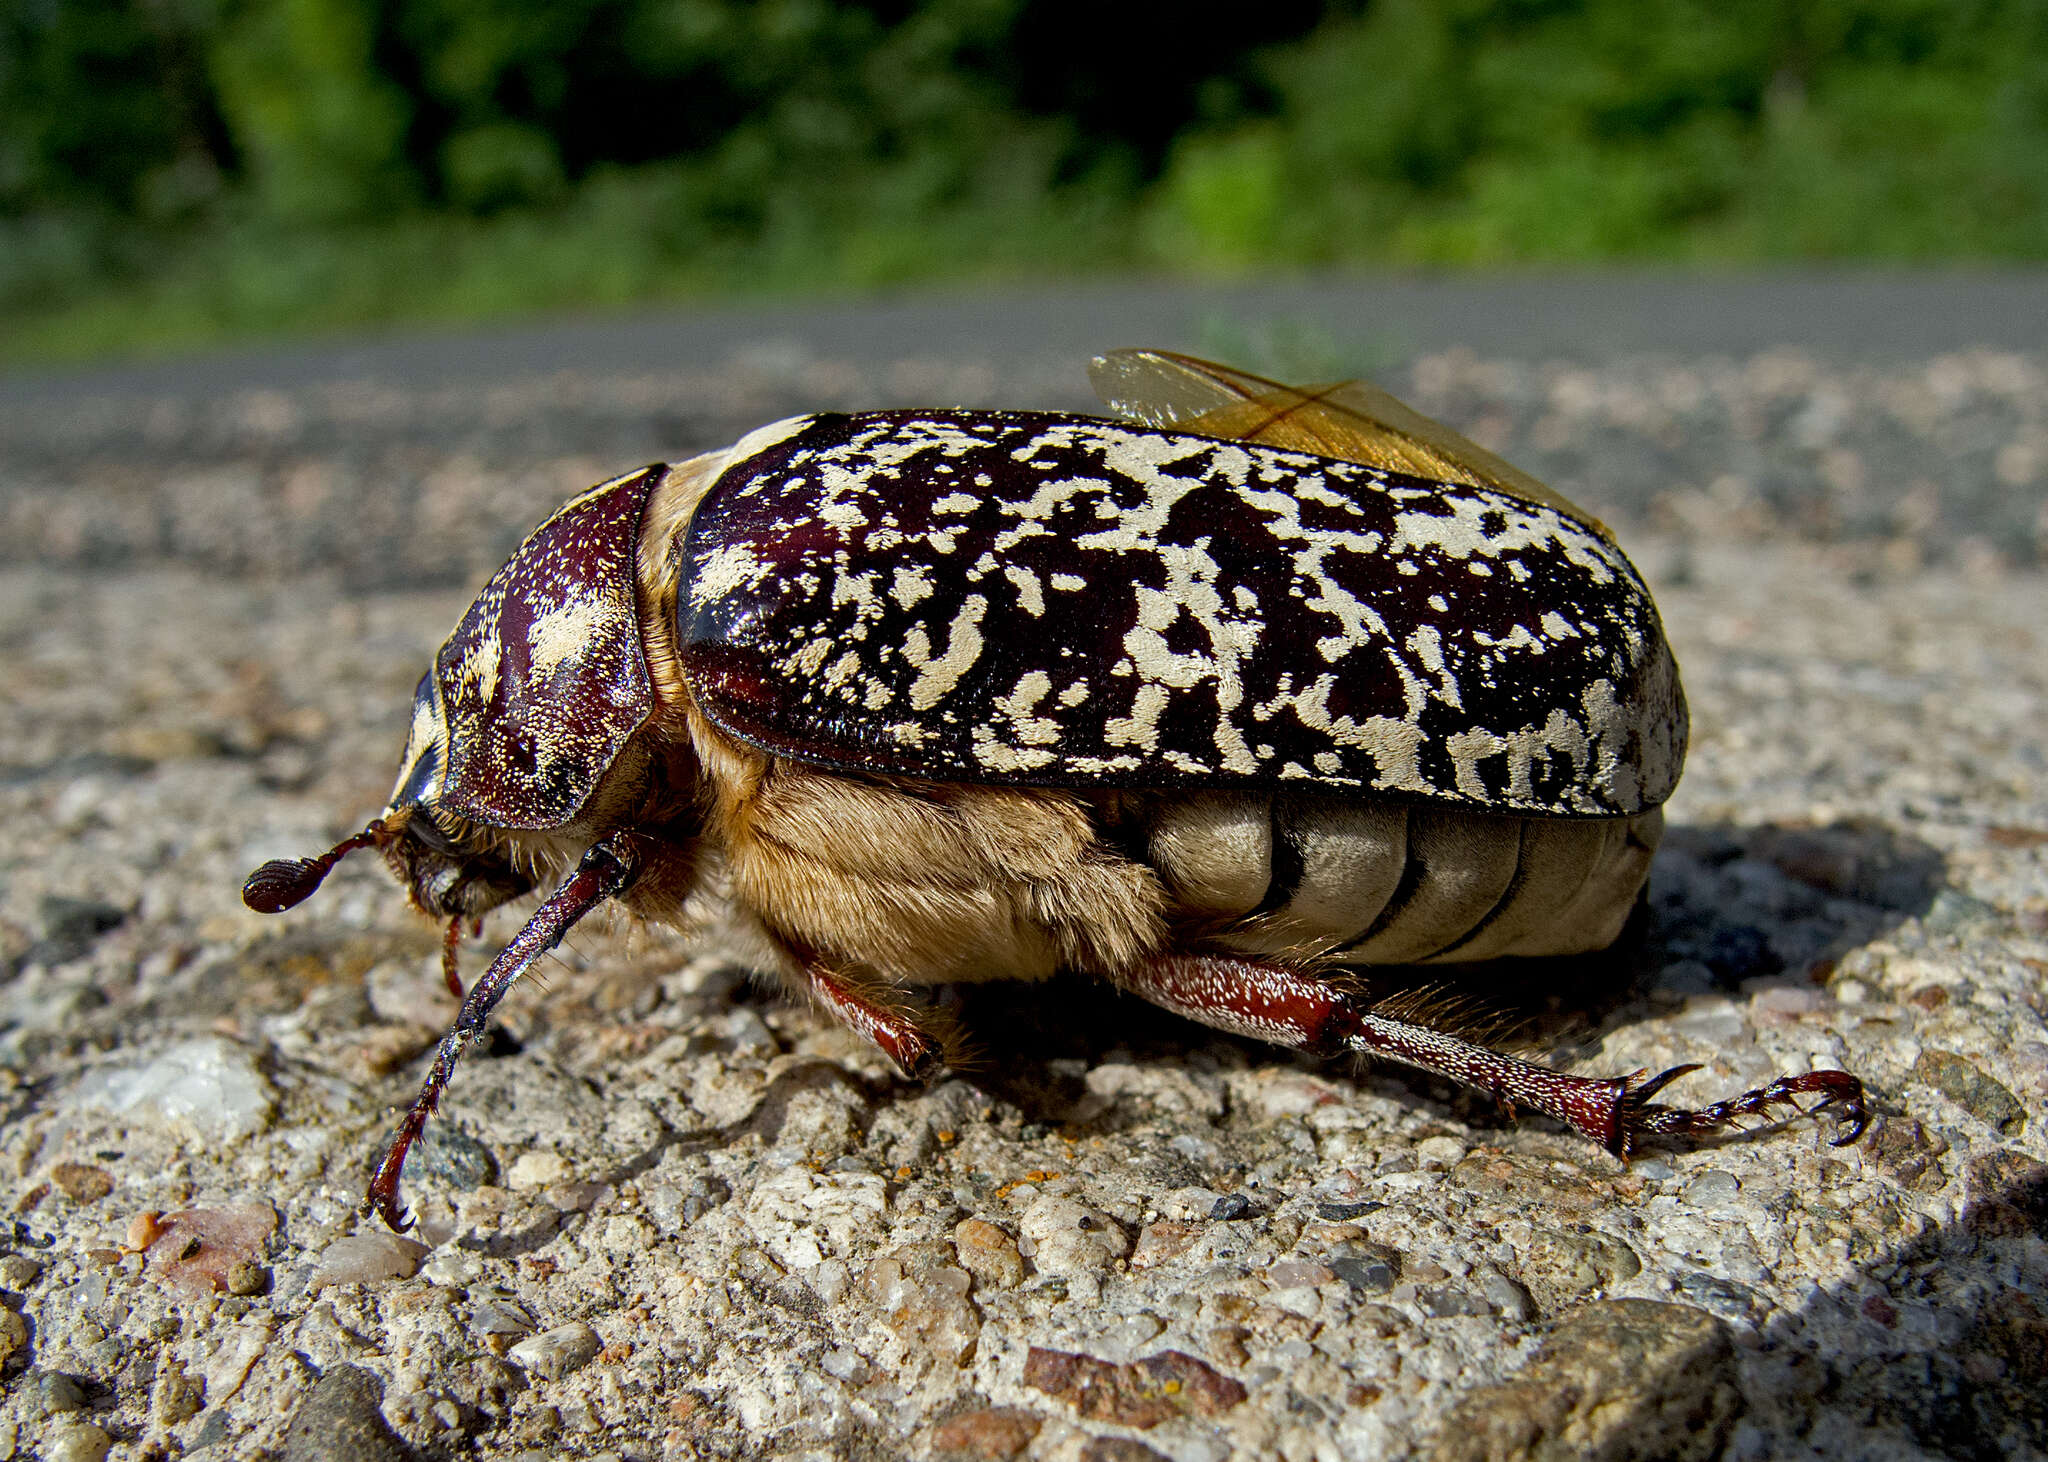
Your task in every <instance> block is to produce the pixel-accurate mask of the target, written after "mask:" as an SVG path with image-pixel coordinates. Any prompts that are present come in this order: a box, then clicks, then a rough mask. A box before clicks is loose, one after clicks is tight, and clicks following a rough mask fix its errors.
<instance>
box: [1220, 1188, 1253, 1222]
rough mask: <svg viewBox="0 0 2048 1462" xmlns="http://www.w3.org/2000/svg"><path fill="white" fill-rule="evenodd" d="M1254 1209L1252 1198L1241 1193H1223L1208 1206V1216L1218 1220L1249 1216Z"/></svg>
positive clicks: (1223, 1220)
mask: <svg viewBox="0 0 2048 1462" xmlns="http://www.w3.org/2000/svg"><path fill="white" fill-rule="evenodd" d="M1255 1211H1256V1210H1255V1209H1253V1207H1252V1200H1251V1199H1249V1198H1247V1197H1245V1196H1244V1194H1242V1193H1225V1194H1224V1195H1223V1196H1222V1197H1221V1198H1218V1199H1217V1200H1216V1201H1215V1202H1214V1203H1212V1204H1211V1205H1210V1206H1209V1217H1210V1218H1212V1219H1215V1220H1217V1221H1219V1222H1227V1221H1228V1220H1230V1219H1236V1218H1250V1217H1251V1216H1252V1214H1253V1213H1254V1212H1255Z"/></svg>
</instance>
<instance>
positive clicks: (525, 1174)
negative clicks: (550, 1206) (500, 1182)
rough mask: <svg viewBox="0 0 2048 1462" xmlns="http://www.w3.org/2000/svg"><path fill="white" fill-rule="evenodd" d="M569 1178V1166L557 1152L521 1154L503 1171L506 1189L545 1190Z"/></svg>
mask: <svg viewBox="0 0 2048 1462" xmlns="http://www.w3.org/2000/svg"><path fill="white" fill-rule="evenodd" d="M568 1176H569V1164H568V1163H567V1162H565V1161H564V1160H563V1158H562V1155H561V1154H560V1153H559V1152H522V1153H520V1154H519V1156H518V1157H516V1158H514V1159H513V1161H512V1166H511V1167H509V1168H507V1169H506V1170H505V1186H506V1187H508V1188H528V1189H531V1188H545V1187H547V1186H549V1185H550V1184H553V1183H559V1182H562V1181H563V1180H564V1179H566V1178H567V1177H568Z"/></svg>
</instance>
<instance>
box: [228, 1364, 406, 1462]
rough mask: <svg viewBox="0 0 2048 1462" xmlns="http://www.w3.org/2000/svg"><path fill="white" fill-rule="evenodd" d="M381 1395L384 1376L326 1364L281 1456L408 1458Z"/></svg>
mask: <svg viewBox="0 0 2048 1462" xmlns="http://www.w3.org/2000/svg"><path fill="white" fill-rule="evenodd" d="M383 1400H384V1384H383V1382H381V1381H379V1380H378V1379H377V1378H376V1377H375V1376H373V1375H371V1374H370V1373H369V1372H368V1371H366V1370H364V1369H363V1368H362V1367H360V1366H332V1367H330V1368H329V1369H328V1371H327V1373H326V1374H325V1375H323V1376H321V1377H320V1379H319V1380H317V1381H315V1382H314V1383H313V1385H312V1388H311V1389H310V1390H308V1391H307V1392H306V1397H305V1399H304V1400H303V1401H301V1402H300V1403H299V1409H298V1410H297V1411H296V1412H295V1413H293V1415H292V1424H291V1428H290V1429H289V1430H288V1431H287V1432H286V1433H285V1440H284V1462H408V1459H409V1458H410V1457H411V1456H412V1453H411V1450H410V1449H409V1448H408V1447H406V1445H405V1444H404V1443H403V1442H401V1441H399V1440H398V1438H397V1437H395V1436H393V1435H392V1433H391V1428H390V1427H389V1426H387V1425H385V1422H384V1413H383V1411H382V1410H381V1409H380V1408H381V1405H382V1402H383ZM219 1416H220V1413H219V1412H217V1411H216V1412H214V1413H213V1416H212V1417H209V1418H208V1420H209V1421H211V1420H213V1419H215V1418H218V1417H219Z"/></svg>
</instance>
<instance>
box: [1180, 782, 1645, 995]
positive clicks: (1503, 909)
mask: <svg viewBox="0 0 2048 1462" xmlns="http://www.w3.org/2000/svg"><path fill="white" fill-rule="evenodd" d="M1663 827H1664V821H1663V813H1662V812H1661V810H1658V809H1652V810H1650V811H1648V812H1645V813H1639V814H1637V815H1635V816H1632V817H1612V818H1551V817H1517V816H1510V815H1500V814H1493V813H1480V812H1468V811H1463V810H1459V809H1447V808H1443V807H1429V806H1419V805H1410V804H1403V803H1392V802H1380V801H1371V800H1364V799H1359V798H1356V797H1346V796H1342V795H1331V794H1328V793H1319V792H1318V793H1294V792H1281V793H1197V794H1189V795H1180V796H1170V797H1165V798H1162V799H1161V800H1160V801H1159V803H1158V804H1157V805H1156V806H1155V807H1154V808H1153V809H1152V811H1151V815H1150V818H1149V821H1148V825H1147V841H1146V849H1145V853H1146V858H1147V861H1149V862H1150V863H1151V864H1152V866H1153V867H1154V868H1156V869H1157V870H1158V872H1159V874H1160V876H1161V878H1162V879H1163V880H1164V881H1165V883H1166V885H1167V887H1168V889H1169V890H1170V891H1171V892H1172V894H1173V896H1174V899H1175V902H1176V903H1177V904H1178V905H1179V907H1180V910H1181V911H1182V912H1183V913H1184V914H1185V915H1187V916H1188V917H1190V918H1191V919H1195V920H1199V921H1201V922H1203V923H1207V924H1211V925H1212V926H1214V925H1216V924H1220V925H1221V926H1222V929H1221V933H1220V934H1219V935H1218V936H1217V938H1216V942H1217V943H1219V944H1220V945H1222V946H1223V947H1224V948H1226V949H1229V950H1231V951H1233V952H1236V953H1241V954H1245V955H1267V956H1282V957H1294V958H1304V957H1313V958H1318V959H1323V960H1330V961H1334V962H1336V963H1341V964H1359V965H1385V964H1428V963H1463V962H1467V961H1475V960H1486V959H1498V958H1504V957H1509V956H1523V957H1526V956H1546V955H1565V954H1580V953H1586V952H1588V951H1591V950H1596V949H1604V948H1605V947H1606V946H1607V945H1609V944H1611V943H1613V942H1614V940H1615V938H1616V937H1617V936H1618V935H1619V934H1620V932H1621V928H1622V925H1623V924H1624V923H1626V922H1627V920H1628V916H1629V913H1630V911H1631V910H1632V909H1633V908H1634V906H1635V902H1636V897H1637V894H1638V893H1639V892H1640V891H1641V889H1642V886H1643V882H1644V880H1645V879H1646V878H1647V877H1648V876H1649V870H1650V859H1651V856H1652V855H1653V854H1654V853H1655V851H1656V848H1657V843H1658V840H1659V839H1660V837H1661V836H1662V834H1663Z"/></svg>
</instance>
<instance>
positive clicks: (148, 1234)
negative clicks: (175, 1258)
mask: <svg viewBox="0 0 2048 1462" xmlns="http://www.w3.org/2000/svg"><path fill="white" fill-rule="evenodd" d="M163 1233H164V1216H163V1215H162V1214H161V1213H159V1212H157V1210H156V1209H154V1208H145V1209H143V1210H142V1212H140V1213H138V1214H136V1215H135V1217H133V1218H131V1219H129V1220H128V1239H127V1245H128V1249H129V1252H131V1253H135V1254H140V1253H141V1252H142V1251H143V1250H144V1249H147V1248H148V1247H149V1246H150V1245H151V1244H153V1243H155V1242H156V1241H157V1240H158V1239H160V1238H162V1237H163Z"/></svg>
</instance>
